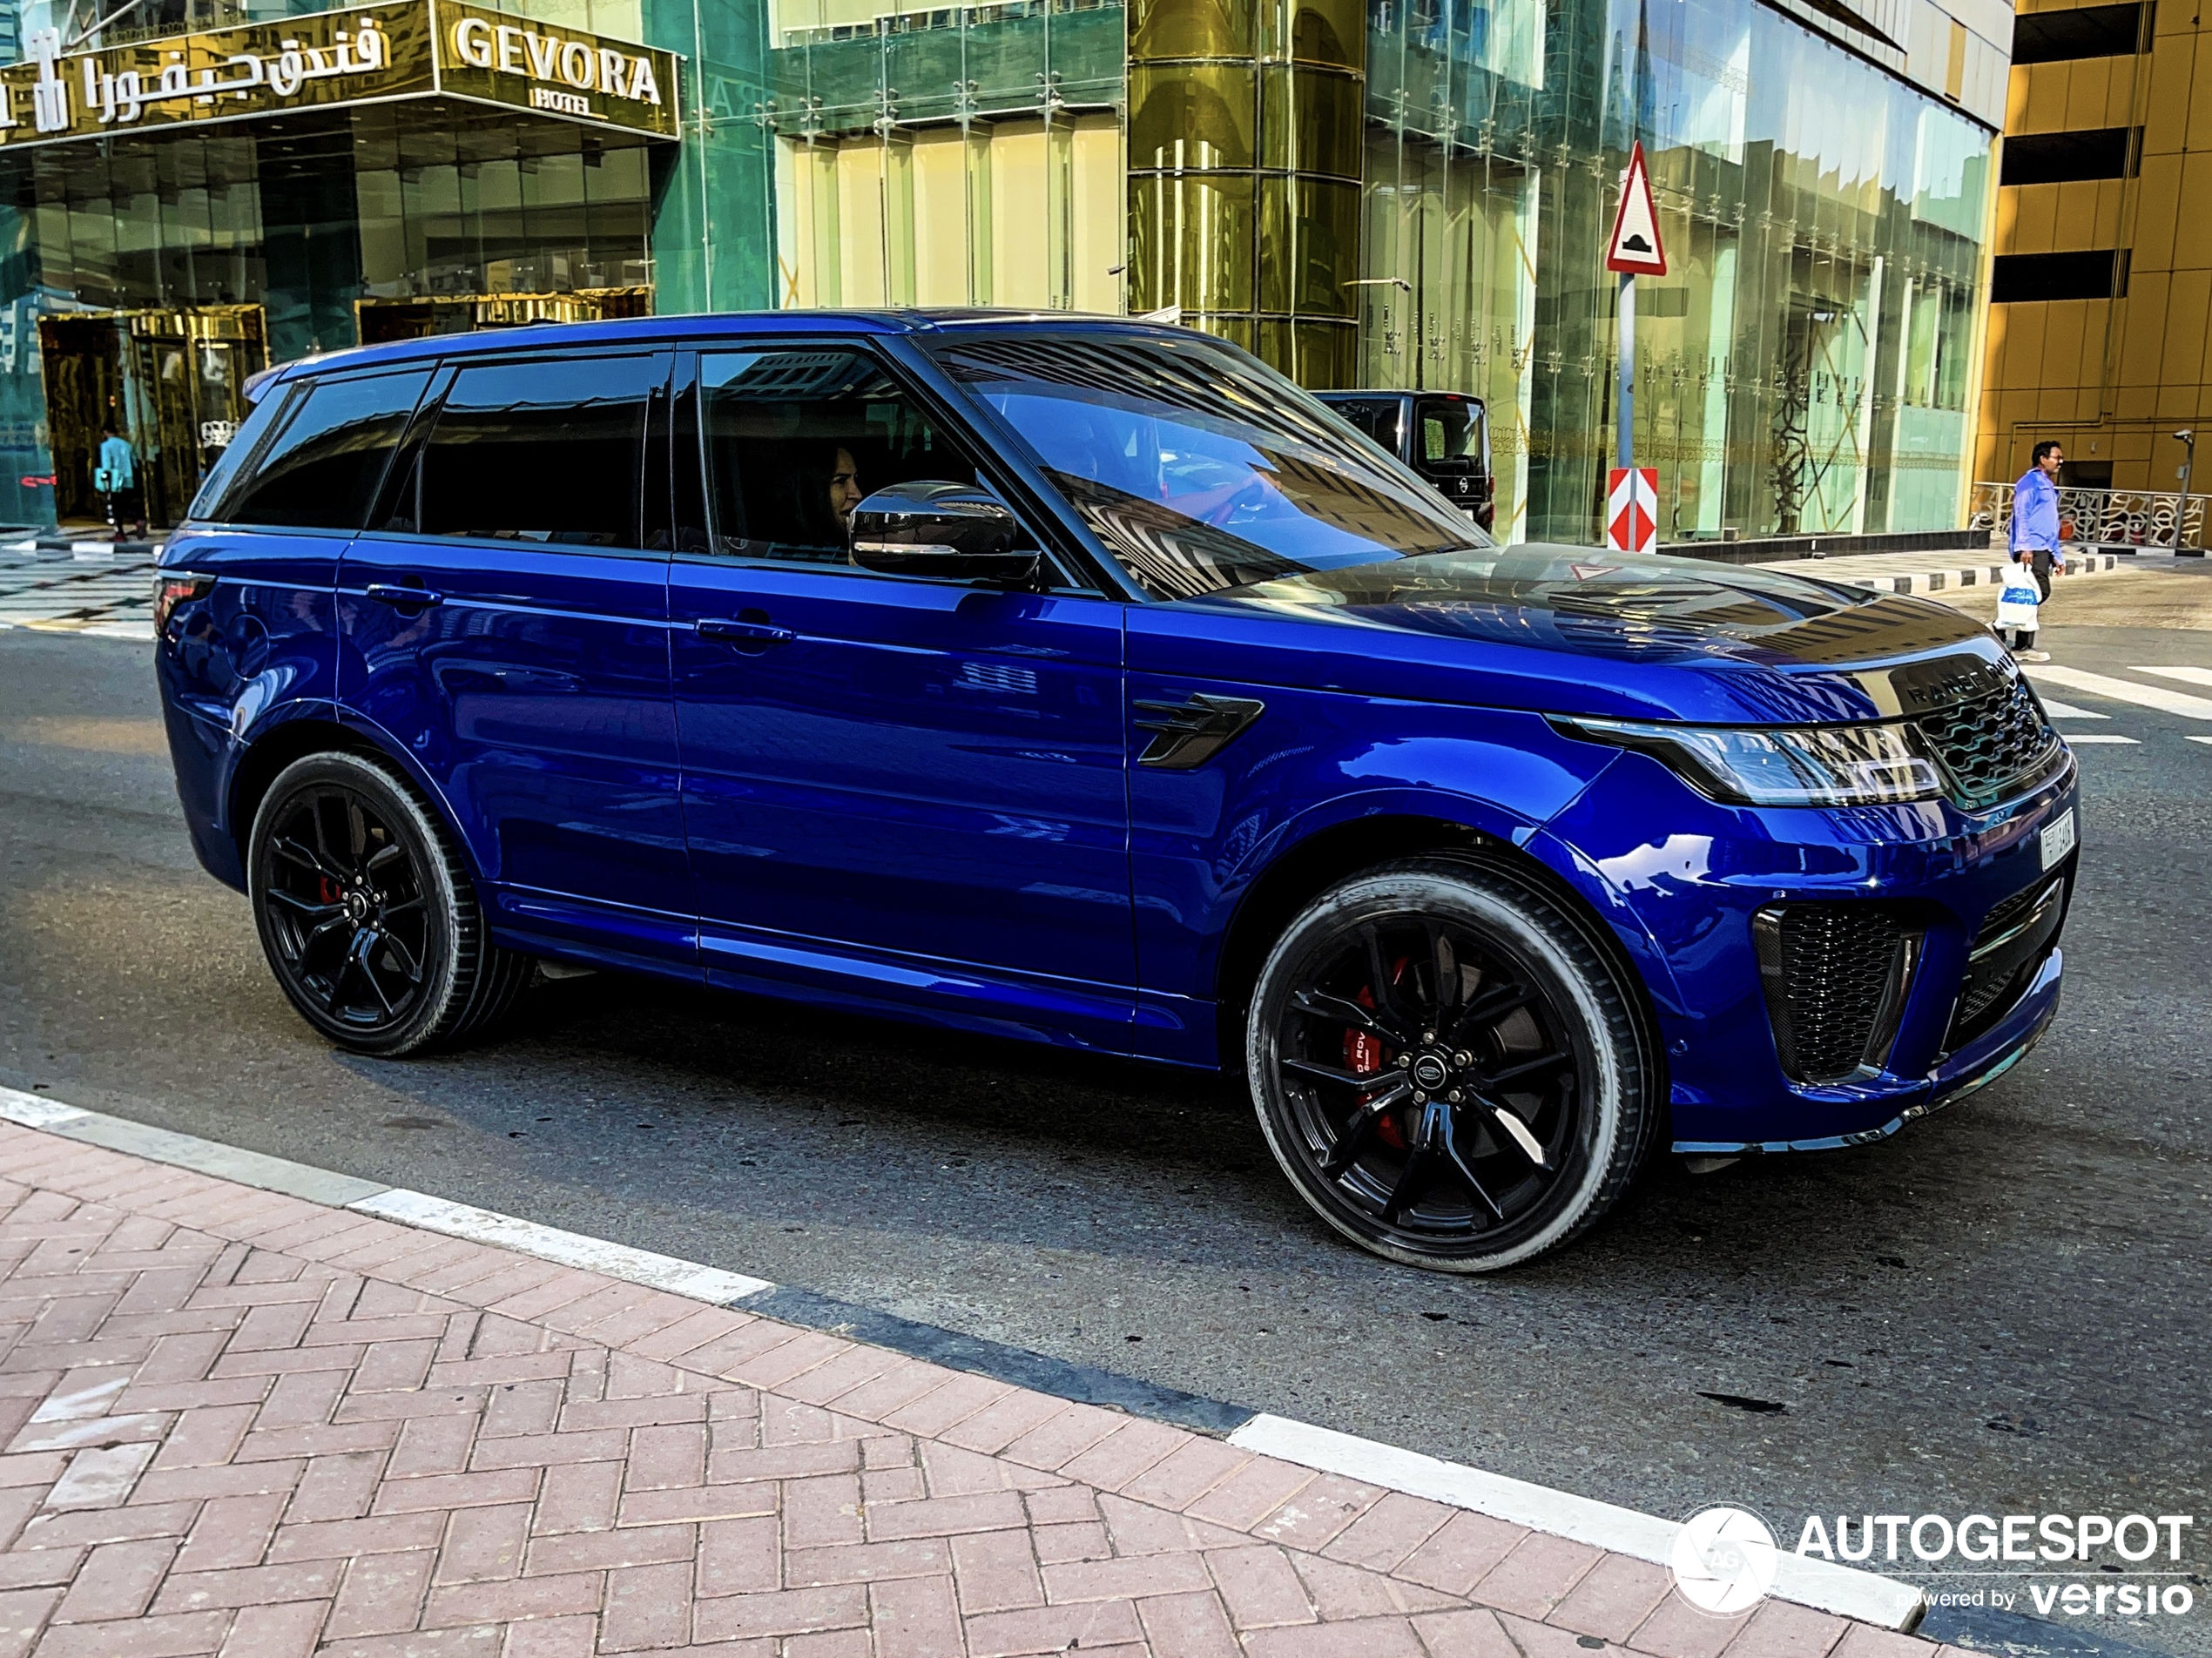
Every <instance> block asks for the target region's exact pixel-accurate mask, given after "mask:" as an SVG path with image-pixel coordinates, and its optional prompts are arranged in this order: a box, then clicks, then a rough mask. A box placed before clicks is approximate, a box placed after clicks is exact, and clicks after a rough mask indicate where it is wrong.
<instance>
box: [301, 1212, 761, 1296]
mask: <svg viewBox="0 0 2212 1658" xmlns="http://www.w3.org/2000/svg"><path fill="white" fill-rule="evenodd" d="M345 1207H346V1208H347V1209H350V1210H353V1211H354V1212H355V1213H356V1214H361V1215H375V1216H380V1217H382V1218H383V1219H385V1220H388V1221H398V1222H400V1223H401V1224H403V1225H407V1226H419V1227H421V1229H422V1230H424V1231H426V1232H443V1233H444V1234H446V1236H447V1237H465V1238H467V1239H469V1241H470V1242H471V1243H475V1244H496V1245H497V1246H498V1247H499V1248H501V1249H508V1250H519V1251H521V1252H522V1253H523V1254H524V1255H535V1256H536V1257H538V1258H539V1259H540V1260H542V1261H557V1262H559V1263H560V1264H562V1265H563V1266H573V1267H581V1268H583V1270H585V1271H587V1272H597V1273H602V1274H604V1276H606V1277H610V1278H621V1279H624V1281H626V1282H628V1283H631V1284H645V1285H647V1286H648V1287H650V1288H651V1289H655V1290H665V1291H668V1292H669V1294H671V1295H679V1296H689V1297H691V1299H692V1300H694V1301H705V1302H708V1303H711V1304H713V1305H715V1306H718V1307H727V1306H733V1305H735V1304H737V1303H738V1302H739V1301H742V1300H744V1299H745V1297H747V1296H757V1295H759V1293H760V1292H761V1291H764V1290H772V1289H774V1288H775V1287H776V1286H775V1285H774V1284H771V1283H769V1282H768V1280H767V1279H765V1278H754V1277H746V1276H745V1274H744V1273H742V1272H725V1271H724V1270H722V1269H721V1268H720V1267H718V1266H703V1265H701V1264H699V1263H698V1262H696V1261H679V1260H678V1259H677V1258H676V1257H674V1256H672V1255H656V1254H654V1253H653V1251H652V1250H634V1249H632V1248H631V1247H630V1245H628V1244H615V1243H610V1242H609V1241H608V1240H607V1239H605V1238H600V1237H585V1236H584V1235H583V1233H581V1232H563V1231H562V1230H560V1229H559V1228H557V1227H552V1226H541V1225H539V1224H538V1223H536V1221H526V1220H520V1219H517V1218H516V1217H514V1216H512V1215H502V1214H500V1213H498V1212H497V1211H496V1210H489V1209H472V1208H471V1207H469V1205H468V1204H467V1203H449V1202H448V1201H447V1200H446V1199H445V1198H442V1197H433V1196H430V1195H429V1194H428V1193H427V1192H419V1191H409V1190H407V1189H406V1188H405V1187H403V1186H392V1187H386V1188H384V1189H383V1190H380V1191H377V1192H376V1193H375V1194H374V1196H367V1197H357V1198H355V1199H354V1200H353V1201H352V1202H351V1203H347V1204H346V1205H345Z"/></svg>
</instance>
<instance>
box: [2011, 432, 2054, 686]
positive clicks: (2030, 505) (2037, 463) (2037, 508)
mask: <svg viewBox="0 0 2212 1658" xmlns="http://www.w3.org/2000/svg"><path fill="white" fill-rule="evenodd" d="M2065 462H2066V452H2065V450H2064V449H2062V448H2060V446H2059V445H2058V443H2057V442H2056V441H2054V440H2052V439H2049V438H2046V439H2044V440H2043V441H2042V442H2040V443H2038V444H2037V445H2036V446H2035V454H2034V457H2033V465H2031V466H2030V467H2029V468H2027V472H2026V474H2024V475H2022V477H2021V478H2020V482H2018V483H2016V484H2014V485H2013V533H2012V553H2013V563H2019V564H2025V565H2026V566H2027V568H2028V569H2029V570H2031V571H2033V573H2034V576H2035V585H2036V588H2037V590H2039V591H2040V593H2041V594H2042V596H2043V600H2044V602H2045V603H2049V601H2050V597H2051V570H2052V567H2053V566H2054V564H2055V563H2057V562H2058V556H2059V483H2058V478H2059V468H2060V466H2062V465H2063V464H2065ZM2035 633H2036V630H2035V629H2033V628H2015V629H2013V655H2014V656H2016V657H2019V658H2020V660H2021V661H2023V662H2048V661H2049V660H2050V659H2051V657H2050V653H2049V652H2047V651H2044V650H2037V649H2036V648H2035Z"/></svg>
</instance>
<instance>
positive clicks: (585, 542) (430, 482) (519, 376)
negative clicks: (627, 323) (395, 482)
mask: <svg viewBox="0 0 2212 1658" xmlns="http://www.w3.org/2000/svg"><path fill="white" fill-rule="evenodd" d="M666 372H667V360H666V359H665V358H664V357H658V356H636V357H598V356H586V357H568V358H550V357H549V358H543V359H541V360H538V361H529V362H507V363H485V364H482V365H479V366H476V367H464V368H462V370H461V372H460V373H459V374H455V376H454V381H453V388H452V389H451V390H450V391H448V393H447V394H446V396H445V401H444V402H443V403H442V405H441V406H440V408H439V410H438V420H437V425H436V426H435V428H433V429H432V431H431V433H430V441H429V442H428V444H427V445H426V446H425V447H424V448H423V451H422V459H421V486H420V487H421V517H420V519H419V522H420V525H421V533H422V534H424V535H426V536H482V537H488V538H490V539H494V540H501V541H534V542H562V543H576V544H577V545H581V546H587V547H637V546H639V545H641V544H642V536H641V532H640V529H639V523H638V506H639V493H640V491H639V469H640V466H641V463H642V450H643V448H644V434H645V420H646V415H647V413H648V410H649V408H650V407H651V402H652V400H653V396H654V394H655V393H657V392H658V391H659V389H660V388H661V384H662V382H663V381H664V379H665V377H666ZM664 488H665V481H664Z"/></svg>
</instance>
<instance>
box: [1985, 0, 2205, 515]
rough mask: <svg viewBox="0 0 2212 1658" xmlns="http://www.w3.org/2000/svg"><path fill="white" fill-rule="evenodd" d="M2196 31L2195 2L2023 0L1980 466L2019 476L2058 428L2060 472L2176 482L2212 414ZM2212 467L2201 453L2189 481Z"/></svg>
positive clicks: (2092, 482) (2118, 480)
mask: <svg viewBox="0 0 2212 1658" xmlns="http://www.w3.org/2000/svg"><path fill="white" fill-rule="evenodd" d="M2202 39H2203V31H2202V28H2201V27H2200V25H2199V24H2198V22H2197V19H2196V13H2195V8H2192V7H2188V6H2177V5H2164V6H2159V5H2152V4H2134V3H2131V4H2123V5H2114V4H2099V5H2090V6H2083V5H2075V4H2047V3H2043V0H2029V3H2027V4H2026V5H2024V6H2023V7H2022V9H2021V12H2020V20H2019V43H2020V49H2019V52H2018V57H2017V59H2016V61H2015V63H2014V64H2013V70H2012V74H2011V98H2010V102H2009V104H2008V107H2007V111H2006V126H2005V145H2004V167H2003V172H2002V174H2001V177H2000V188H1999V191H1998V212H1997V227H1996V246H1995V252H1996V255H1997V257H1996V280H1995V283H1994V286H1993V300H1995V303H1994V304H1993V307H1992V308H1991V319H1990V328H1989V352H1988V367H1987V372H1986V379H1985V384H1984V389H1983V394H1982V400H1981V421H1980V429H1979V446H1978V447H1979V455H1978V460H1977V468H1976V470H1977V474H1978V475H1979V477H1980V478H1982V479H1985V480H1989V481H2003V480H2008V479H2014V478H2018V477H2019V476H2020V475H2021V474H2022V473H2024V472H2025V471H2027V468H2028V464H2029V455H2030V454H2031V452H2032V450H2033V446H2034V445H2035V443H2036V442H2037V441H2039V440H2040V439H2044V438H2055V439H2057V440H2058V441H2060V442H2061V443H2063V444H2064V445H2065V446H2066V455H2067V461H2066V468H2065V471H2064V472H2063V474H2062V475H2061V477H2060V482H2063V483H2066V484H2068V485H2074V486H2079V487H2081V488H2085V489H2121V490H2128V491H2134V490H2171V489H2177V488H2179V487H2180V485H2179V480H2178V479H2177V477H2176V473H2177V472H2178V470H2179V468H2181V466H2182V462H2183V460H2184V458H2185V456H2186V454H2187V451H2186V448H2185V447H2184V446H2183V445H2182V443H2180V442H2178V441H2175V437H2174V434H2175V432H2176V431H2177V430H2182V429H2188V430H2192V431H2194V430H2195V428H2196V427H2197V426H2198V424H2199V422H2200V421H2202V420H2203V419H2204V418H2205V416H2206V415H2207V414H2208V413H2212V364H2208V363H2207V361H2206V358H2205V342H2206V337H2207V321H2208V318H2212V218H2208V217H2206V216H2204V215H2203V214H2202V213H2201V212H2199V211H2198V210H2199V209H2200V208H2202V207H2204V206H2206V205H2207V204H2208V203H2212V98H2209V99H2206V100H2202V101H2200V100H2198V99H2197V98H2196V97H2195V91H2196V88H2197V84H2198V83H2199V82H2200V81H2202V80H2203V79H2204V78H2205V76H2206V75H2207V73H2208V70H2212V60H2208V59H2207V57H2206V55H2205V51H2204V47H2203V44H2202ZM2192 204H2195V206H2192ZM2205 477H2206V469H2205V468H2199V469H2198V471H2197V473H2196V474H2195V480H2194V481H2193V482H2192V484H2191V489H2192V490H2194V491H2197V492H2202V489H2203V488H2204V480H2205ZM2166 522H2168V523H2170V522H2171V521H2170V519H2168V520H2167V521H2166ZM2114 533H2115V535H2119V534H2133V533H2141V529H2135V530H2132V531H2131V530H2128V529H2116V530H2115V532H2114ZM2158 533H2170V532H2158Z"/></svg>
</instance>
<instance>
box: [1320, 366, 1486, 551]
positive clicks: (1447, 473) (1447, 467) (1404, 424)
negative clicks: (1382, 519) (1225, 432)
mask: <svg viewBox="0 0 2212 1658" xmlns="http://www.w3.org/2000/svg"><path fill="white" fill-rule="evenodd" d="M1314 395H1315V396H1317V397H1318V398H1319V399H1320V400H1321V401H1323V402H1325V403H1326V404H1327V405H1328V406H1329V407H1330V408H1333V409H1334V410H1336V412H1337V413H1338V414H1341V415H1343V416H1344V417H1345V419H1346V420H1348V421H1351V422H1352V424H1353V425H1354V426H1356V427H1358V428H1359V429H1360V430H1361V431H1363V432H1365V433H1366V435H1368V436H1369V437H1371V438H1372V439H1374V441H1376V442H1378V443H1379V444H1381V445H1382V446H1383V448H1386V449H1388V450H1389V451H1390V452H1391V453H1392V454H1393V455H1396V456H1397V457H1398V458H1399V460H1401V461H1403V462H1405V463H1406V465H1407V466H1409V467H1411V468H1413V470H1414V471H1416V472H1418V473H1420V475H1421V476H1423V477H1424V478H1426V479H1427V480H1428V481H1429V482H1431V483H1433V484H1434V485H1435V486H1436V488H1437V489H1439V490H1440V492H1441V493H1442V494H1443V495H1444V496H1445V498H1446V499H1447V500H1448V501H1450V502H1452V503H1453V505H1454V506H1457V507H1460V508H1462V509H1465V511H1466V512H1467V515H1468V516H1470V517H1472V518H1473V519H1474V522H1477V523H1478V524H1480V525H1481V526H1482V527H1483V529H1490V528H1491V527H1492V523H1493V521H1494V519H1495V517H1496V516H1497V511H1498V488H1497V481H1496V479H1495V478H1494V476H1493V475H1492V474H1491V471H1490V416H1489V414H1488V412H1487V410H1486V409H1484V408H1483V407H1482V400H1481V399H1480V397H1467V396H1465V395H1463V394H1460V393H1459V392H1367V391H1360V392H1317V393H1315V394H1314Z"/></svg>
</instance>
